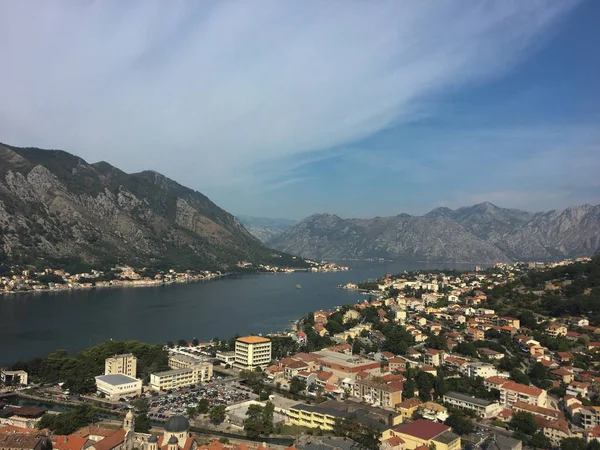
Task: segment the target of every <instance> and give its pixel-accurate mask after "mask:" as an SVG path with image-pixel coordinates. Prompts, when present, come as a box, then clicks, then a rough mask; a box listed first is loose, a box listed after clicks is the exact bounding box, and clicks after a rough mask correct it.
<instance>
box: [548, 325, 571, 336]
mask: <svg viewBox="0 0 600 450" xmlns="http://www.w3.org/2000/svg"><path fill="white" fill-rule="evenodd" d="M546 334H547V335H548V336H550V337H551V338H557V337H559V336H566V335H567V327H565V326H564V325H561V324H556V323H552V324H550V325H548V327H547V328H546Z"/></svg>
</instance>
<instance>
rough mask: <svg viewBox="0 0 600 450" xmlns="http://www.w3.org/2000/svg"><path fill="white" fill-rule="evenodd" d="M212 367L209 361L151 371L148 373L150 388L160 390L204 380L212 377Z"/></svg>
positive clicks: (176, 387) (194, 383) (185, 385)
mask: <svg viewBox="0 0 600 450" xmlns="http://www.w3.org/2000/svg"><path fill="white" fill-rule="evenodd" d="M212 369H213V366H212V364H210V363H198V364H197V365H195V366H193V367H187V368H183V369H173V370H166V371H164V372H157V373H153V374H151V375H150V389H152V390H153V391H159V392H160V391H168V390H170V389H179V388H182V387H187V386H193V385H196V384H198V383H201V382H206V381H209V380H210V378H211V377H212V373H213V370H212Z"/></svg>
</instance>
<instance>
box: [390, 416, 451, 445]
mask: <svg viewBox="0 0 600 450" xmlns="http://www.w3.org/2000/svg"><path fill="white" fill-rule="evenodd" d="M394 436H397V437H399V438H401V439H402V440H403V441H404V449H405V450H413V449H415V448H417V447H420V446H423V445H425V446H427V447H429V448H431V446H432V444H433V445H435V448H436V450H458V449H460V437H459V436H458V435H456V434H454V433H453V432H452V428H450V427H449V426H447V425H444V424H441V423H437V422H431V421H429V420H425V419H419V420H415V421H414V422H410V423H407V424H404V425H400V426H398V427H396V428H394Z"/></svg>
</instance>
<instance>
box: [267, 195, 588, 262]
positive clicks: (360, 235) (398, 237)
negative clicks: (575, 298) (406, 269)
mask: <svg viewBox="0 0 600 450" xmlns="http://www.w3.org/2000/svg"><path fill="white" fill-rule="evenodd" d="M268 245H270V246H272V247H273V248H276V249H279V250H282V251H286V252H291V253H294V254H298V255H301V256H304V257H307V258H317V259H318V258H328V259H366V258H374V257H376V258H390V259H418V260H431V261H448V262H472V263H490V262H499V261H509V260H550V259H559V258H569V257H578V256H588V255H593V254H595V253H596V252H597V251H598V250H599V249H600V205H599V206H590V205H583V206H574V207H570V208H567V209H565V210H563V211H550V212H545V213H529V212H525V211H520V210H516V209H506V208H499V207H497V206H495V205H493V204H491V203H488V202H486V203H482V204H479V205H474V206H469V207H464V208H459V209H456V210H451V209H449V208H436V209H434V210H433V211H431V212H429V213H428V214H425V215H424V216H418V217H415V216H410V215H408V214H400V215H398V216H395V217H376V218H374V219H341V218H340V217H338V216H335V215H332V214H315V215H313V216H310V217H307V218H306V219H304V220H303V221H301V222H299V223H298V224H297V225H296V226H294V227H293V228H292V229H290V230H288V231H287V232H285V233H283V234H281V235H279V236H276V237H274V238H273V239H271V240H270V241H268Z"/></svg>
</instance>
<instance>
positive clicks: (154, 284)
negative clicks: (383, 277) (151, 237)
mask: <svg viewBox="0 0 600 450" xmlns="http://www.w3.org/2000/svg"><path fill="white" fill-rule="evenodd" d="M347 270H350V269H349V268H346V269H338V270H331V269H327V270H313V269H311V268H299V269H285V270H281V271H270V270H262V271H261V270H256V271H246V272H226V273H218V274H217V273H215V274H210V275H207V276H204V277H202V278H194V277H190V278H185V279H175V280H171V281H164V280H161V281H153V280H113V281H117V282H116V283H114V282H113V281H103V282H100V283H102V284H93V285H84V284H71V285H61V287H50V286H41V287H40V288H39V289H18V290H0V299H1V298H2V297H3V296H11V295H30V294H44V293H63V292H75V291H84V290H95V289H119V288H158V287H167V286H170V285H173V284H191V283H203V282H206V281H216V280H219V279H222V278H226V277H231V276H235V275H277V274H290V273H294V272H307V273H328V272H329V273H335V272H342V271H347Z"/></svg>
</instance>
